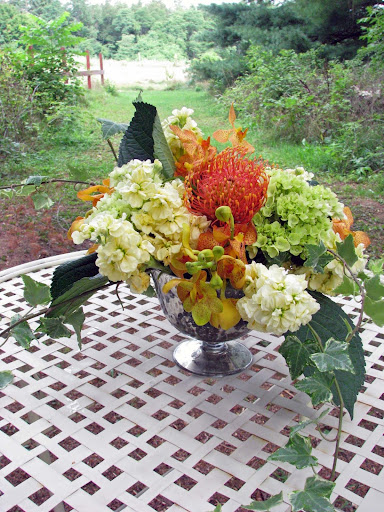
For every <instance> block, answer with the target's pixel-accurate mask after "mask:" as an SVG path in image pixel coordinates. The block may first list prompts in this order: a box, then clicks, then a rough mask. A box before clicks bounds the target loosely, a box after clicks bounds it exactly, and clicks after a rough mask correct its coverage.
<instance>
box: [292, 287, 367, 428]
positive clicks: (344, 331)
mask: <svg viewBox="0 0 384 512" xmlns="http://www.w3.org/2000/svg"><path fill="white" fill-rule="evenodd" d="M311 295H312V296H313V297H314V298H315V299H316V301H317V302H318V303H319V304H320V306H321V307H320V310H319V311H318V312H317V313H315V314H314V315H313V317H312V320H311V321H310V323H309V324H308V325H302V326H301V327H300V329H299V330H298V331H296V332H295V336H297V337H298V338H299V339H300V340H301V341H302V342H304V341H305V340H307V339H311V338H312V337H313V333H312V331H311V328H312V329H313V330H314V331H315V332H316V333H317V335H318V336H319V337H320V339H321V340H322V344H323V345H324V344H325V341H326V340H328V339H329V338H335V339H339V340H345V339H346V337H347V336H348V334H349V331H350V329H351V328H353V324H352V321H351V319H350V318H349V316H348V315H347V314H346V313H345V312H344V311H343V309H342V308H341V307H340V306H339V305H338V304H336V303H335V302H333V301H332V300H331V299H330V298H329V297H326V296H325V295H322V294H321V293H317V292H311ZM347 326H349V328H348V327H347ZM348 353H349V357H350V359H351V361H352V364H353V367H354V370H355V373H354V374H352V373H350V372H346V371H342V370H335V371H334V375H335V378H336V380H337V382H338V384H339V387H340V391H341V395H342V397H343V401H344V404H345V407H346V409H347V411H348V412H349V414H350V416H351V418H353V407H354V404H355V402H356V399H357V394H358V393H359V391H360V388H361V386H362V385H363V383H364V375H365V358H364V350H363V345H362V343H361V339H360V336H359V334H358V333H356V334H355V335H354V336H353V338H352V339H351V341H350V342H349V345H348ZM313 372H314V368H313V367H308V368H305V369H304V375H305V376H306V377H308V376H309V375H312V373H313ZM332 392H333V397H334V401H335V403H336V404H337V405H339V399H338V395H337V391H336V388H335V387H334V386H333V387H332Z"/></svg>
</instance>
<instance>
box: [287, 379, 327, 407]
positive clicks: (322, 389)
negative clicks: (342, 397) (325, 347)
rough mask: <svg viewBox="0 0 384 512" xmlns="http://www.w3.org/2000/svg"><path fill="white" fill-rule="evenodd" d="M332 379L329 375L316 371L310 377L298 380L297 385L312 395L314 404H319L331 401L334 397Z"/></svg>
mask: <svg viewBox="0 0 384 512" xmlns="http://www.w3.org/2000/svg"><path fill="white" fill-rule="evenodd" d="M331 386H332V379H331V378H330V377H329V375H326V374H324V373H320V372H314V373H313V374H312V375H311V376H310V377H305V378H304V379H303V380H300V381H299V382H296V384H295V387H296V388H297V389H299V390H300V391H304V393H307V395H309V396H310V397H311V400H312V404H313V405H318V404H321V403H323V402H330V401H331V400H332V398H333V394H332V389H331Z"/></svg>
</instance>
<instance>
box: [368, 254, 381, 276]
mask: <svg viewBox="0 0 384 512" xmlns="http://www.w3.org/2000/svg"><path fill="white" fill-rule="evenodd" d="M383 266H384V258H380V259H379V260H371V261H369V263H368V268H369V270H370V271H371V272H373V273H374V274H381V272H382V271H383Z"/></svg>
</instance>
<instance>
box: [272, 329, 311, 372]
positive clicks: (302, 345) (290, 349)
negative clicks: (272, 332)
mask: <svg viewBox="0 0 384 512" xmlns="http://www.w3.org/2000/svg"><path fill="white" fill-rule="evenodd" d="M318 350H319V346H318V344H317V343H316V342H315V341H313V340H312V339H305V340H301V339H299V338H298V337H297V336H294V335H289V336H287V337H286V338H285V340H284V342H283V344H282V345H281V347H280V349H279V352H280V354H281V355H282V356H283V357H284V359H285V360H286V362H287V365H288V368H289V373H290V374H291V377H292V379H293V380H294V379H297V377H300V375H301V374H302V373H303V371H304V369H305V368H306V367H307V366H308V365H312V364H313V363H312V361H311V359H310V356H311V354H314V353H316V352H318Z"/></svg>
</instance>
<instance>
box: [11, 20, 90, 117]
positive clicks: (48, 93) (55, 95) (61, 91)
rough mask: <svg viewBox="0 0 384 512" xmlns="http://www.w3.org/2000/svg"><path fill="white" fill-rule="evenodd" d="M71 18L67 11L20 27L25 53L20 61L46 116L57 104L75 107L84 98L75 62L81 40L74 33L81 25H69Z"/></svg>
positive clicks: (20, 55)
mask: <svg viewBox="0 0 384 512" xmlns="http://www.w3.org/2000/svg"><path fill="white" fill-rule="evenodd" d="M68 16H69V13H68V12H65V13H63V14H62V15H61V16H59V17H58V18H57V19H55V20H52V21H48V22H46V21H44V20H42V19H41V18H37V17H34V19H35V22H36V24H35V25H33V26H32V25H30V26H26V27H21V29H22V31H23V36H22V37H21V42H22V43H23V44H24V46H25V50H24V51H23V52H19V54H18V58H19V59H20V62H21V63H22V66H23V74H24V76H25V78H26V80H27V81H28V82H29V84H30V87H31V89H32V90H33V91H34V93H35V96H36V100H37V102H38V103H39V106H40V109H41V111H42V112H43V113H44V112H46V111H47V110H48V109H49V108H51V106H52V104H55V103H56V104H57V103H64V104H67V105H70V104H75V103H76V102H77V101H78V99H79V98H80V96H81V95H82V87H81V82H80V80H79V79H78V78H77V77H76V71H77V65H78V64H77V63H76V61H75V59H74V56H75V55H77V52H76V51H75V50H74V46H75V45H76V44H77V43H78V42H79V41H81V40H82V39H81V38H79V37H77V36H74V35H73V34H72V33H73V32H74V31H76V30H79V29H80V28H81V27H82V24H81V23H72V24H68V23H67V18H68Z"/></svg>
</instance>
